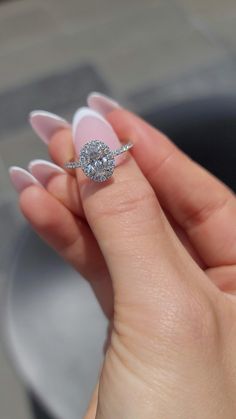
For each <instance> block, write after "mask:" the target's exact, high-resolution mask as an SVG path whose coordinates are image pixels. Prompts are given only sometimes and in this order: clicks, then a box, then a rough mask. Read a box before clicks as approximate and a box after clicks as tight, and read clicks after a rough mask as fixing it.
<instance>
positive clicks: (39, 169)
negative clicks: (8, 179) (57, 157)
mask: <svg viewBox="0 0 236 419" xmlns="http://www.w3.org/2000/svg"><path fill="white" fill-rule="evenodd" d="M28 169H29V171H30V173H31V174H32V175H33V176H34V177H35V178H36V179H37V180H38V181H39V182H40V183H41V184H42V185H43V186H46V184H47V183H48V181H49V179H50V178H51V177H52V176H55V175H57V174H66V171H65V170H63V169H62V168H61V167H59V166H57V165H56V164H54V163H52V162H49V161H47V160H41V159H35V160H32V161H31V162H30V163H29V166H28Z"/></svg>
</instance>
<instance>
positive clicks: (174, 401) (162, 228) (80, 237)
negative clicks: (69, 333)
mask: <svg viewBox="0 0 236 419" xmlns="http://www.w3.org/2000/svg"><path fill="white" fill-rule="evenodd" d="M94 118H95V117H94ZM107 119H108V120H109V122H110V124H111V125H112V126H113V128H114V130H115V132H116V133H117V135H118V137H119V138H120V139H121V140H126V141H127V139H128V140H131V141H132V142H133V143H134V144H135V145H134V147H133V149H132V152H131V153H130V156H129V157H128V158H127V159H126V161H124V163H123V164H121V165H120V166H118V167H117V168H116V170H115V172H114V175H113V178H112V181H110V182H106V183H105V184H96V183H94V182H91V181H90V180H88V179H87V178H85V177H84V175H83V174H82V173H81V171H80V170H77V171H76V177H75V176H73V175H74V173H72V172H70V173H69V172H68V173H67V174H59V173H58V174H57V175H55V176H53V177H52V176H51V177H50V179H49V180H48V181H47V183H46V186H45V188H42V187H39V186H37V185H31V186H29V185H27V187H26V188H25V189H24V190H23V191H22V190H21V193H20V205H21V209H22V212H23V213H24V215H25V216H26V218H27V219H28V220H29V222H30V223H31V224H32V226H33V227H34V228H35V230H36V231H37V232H38V234H39V235H40V236H41V237H43V238H44V239H45V240H46V241H47V242H48V243H49V244H50V245H51V246H52V247H53V248H54V249H55V250H56V251H57V252H58V253H59V254H60V255H61V256H62V257H64V258H65V259H66V260H67V261H69V262H70V263H71V264H72V265H73V266H74V267H75V268H76V269H78V271H80V272H82V274H83V275H84V276H85V277H86V278H88V279H89V280H90V281H91V283H92V284H93V286H94V287H95V288H96V291H97V292H98V294H99V298H100V299H101V297H104V296H105V298H104V299H103V301H102V302H101V303H102V304H103V306H104V307H105V310H106V313H107V315H109V316H113V322H112V325H113V326H112V332H111V339H110V344H109V347H108V350H107V352H106V356H105V360H104V364H103V368H102V373H101V376H100V378H99V383H98V387H97V389H96V391H95V393H94V396H93V399H92V402H91V405H90V407H89V410H88V412H87V414H86V418H87V419H94V418H95V417H96V419H111V418H112V419H125V418H127V419H132V418H133V419H139V418H140V419H144V418H145V419H154V418H155V419H157V418H158V419H159V418H160V419H170V418H171V419H172V418H181V419H190V418H191V419H213V418H214V419H226V418H227V419H234V418H235V417H236V400H235V394H236V355H235V347H236V300H235V295H234V294H235V290H236V223H235V216H236V199H235V196H234V194H233V193H232V191H230V190H229V189H228V188H227V187H226V186H224V185H223V184H222V183H221V182H220V181H218V180H217V179H216V178H214V177H213V176H212V175H211V174H209V173H208V172H207V171H206V170H204V169H203V168H201V167H200V166H198V165H197V164H196V163H194V162H193V161H191V160H190V159H189V158H188V157H187V156H186V155H184V154H183V153H182V152H181V151H180V150H178V149H177V148H176V147H175V146H174V145H173V143H171V142H170V141H169V140H168V139H167V138H166V137H165V136H164V135H163V134H162V133H160V132H158V131H156V130H155V129H154V128H152V127H151V126H149V125H148V124H146V123H145V122H144V121H142V120H141V119H139V118H138V117H136V116H135V115H132V114H130V113H129V112H127V111H125V110H122V109H116V110H114V111H112V112H110V113H109V114H108V115H107ZM91 123H92V120H90V127H91ZM83 129H85V128H83ZM86 129H87V131H86ZM86 129H85V131H84V133H85V135H86V132H87V134H89V133H90V128H89V125H88V124H87V128H86ZM98 134H99V133H98ZM88 139H89V138H88ZM49 151H50V154H51V157H52V160H53V161H54V162H55V163H56V164H58V165H59V166H63V164H64V162H65V161H67V160H70V159H71V157H72V156H73V154H74V149H73V145H72V140H71V131H70V129H69V128H66V129H61V130H57V131H56V132H55V133H54V135H52V136H51V138H50V142H49ZM131 154H132V156H131ZM18 189H19V188H18ZM78 191H79V193H78ZM91 255H92V258H91ZM91 262H92V263H91ZM111 284H112V287H111ZM113 293H114V302H113ZM104 300H105V301H104ZM113 313H114V315H113Z"/></svg>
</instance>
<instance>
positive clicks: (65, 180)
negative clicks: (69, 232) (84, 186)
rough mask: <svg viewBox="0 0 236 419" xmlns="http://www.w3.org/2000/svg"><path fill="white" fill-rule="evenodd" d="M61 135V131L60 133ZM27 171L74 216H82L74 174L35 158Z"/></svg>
mask: <svg viewBox="0 0 236 419" xmlns="http://www.w3.org/2000/svg"><path fill="white" fill-rule="evenodd" d="M61 135H63V132H62V134H61ZM28 169H29V172H30V173H31V174H32V175H33V176H34V178H35V179H37V180H38V182H40V184H41V185H43V186H44V187H45V189H47V190H48V192H49V193H51V194H52V195H53V196H54V197H55V198H57V199H58V200H59V201H60V202H61V203H62V204H63V205H64V206H65V207H66V208H68V209H69V210H70V211H71V212H72V213H73V214H75V215H76V216H79V217H82V218H84V211H83V207H82V204H81V200H80V195H79V193H78V186H77V182H76V179H75V177H74V176H71V175H70V174H68V173H67V172H66V171H65V170H64V169H62V168H61V167H60V166H58V165H56V164H55V163H52V162H50V161H47V160H42V159H35V160H32V161H31V162H30V163H29V165H28Z"/></svg>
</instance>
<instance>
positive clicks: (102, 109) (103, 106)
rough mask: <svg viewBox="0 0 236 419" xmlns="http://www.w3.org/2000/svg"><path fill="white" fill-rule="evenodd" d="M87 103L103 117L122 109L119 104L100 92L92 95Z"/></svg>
mask: <svg viewBox="0 0 236 419" xmlns="http://www.w3.org/2000/svg"><path fill="white" fill-rule="evenodd" d="M87 103H88V106H89V107H90V108H91V109H93V110H95V111H97V112H99V113H100V114H101V115H102V116H106V115H107V114H108V113H109V112H111V111H113V110H114V109H119V108H120V105H119V103H118V102H116V101H115V100H113V99H111V98H109V97H108V96H106V95H103V94H101V93H98V92H92V93H90V94H89V95H88V98H87Z"/></svg>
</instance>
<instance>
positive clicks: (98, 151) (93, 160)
mask: <svg viewBox="0 0 236 419" xmlns="http://www.w3.org/2000/svg"><path fill="white" fill-rule="evenodd" d="M131 147H133V144H132V143H127V144H124V145H122V146H121V147H120V148H118V149H117V150H114V151H112V150H111V149H110V148H109V147H108V145H107V144H105V143H104V142H103V141H100V140H91V141H88V142H87V143H86V144H84V146H83V147H82V148H81V151H80V157H79V160H78V161H70V162H67V163H65V167H66V168H67V169H77V168H81V169H82V170H83V172H84V174H85V175H86V176H87V177H89V178H90V179H92V180H94V181H95V182H104V181H106V180H108V179H109V178H110V177H111V176H112V175H113V172H114V169H115V157H116V156H119V155H120V154H122V153H124V152H125V151H128V150H129V149H130V148H131Z"/></svg>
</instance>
